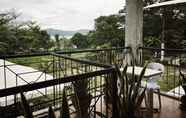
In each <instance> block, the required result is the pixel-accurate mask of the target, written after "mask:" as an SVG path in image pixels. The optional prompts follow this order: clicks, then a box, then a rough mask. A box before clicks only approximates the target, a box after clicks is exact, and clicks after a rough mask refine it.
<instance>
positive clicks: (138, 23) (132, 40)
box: [125, 0, 143, 62]
mask: <svg viewBox="0 0 186 118" xmlns="http://www.w3.org/2000/svg"><path fill="white" fill-rule="evenodd" d="M142 34H143V1H142V0H126V27H125V46H126V47H128V46H130V47H131V48H132V52H133V54H134V58H135V59H136V60H137V61H138V62H139V61H140V56H141V55H140V54H138V53H137V51H136V50H137V48H138V47H139V46H142V44H143V40H142V38H143V36H142ZM127 60H129V62H130V60H131V59H127Z"/></svg>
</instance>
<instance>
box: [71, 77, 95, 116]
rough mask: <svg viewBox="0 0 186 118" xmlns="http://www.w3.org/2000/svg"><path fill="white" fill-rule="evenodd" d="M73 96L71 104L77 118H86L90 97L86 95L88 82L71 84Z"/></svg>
mask: <svg viewBox="0 0 186 118" xmlns="http://www.w3.org/2000/svg"><path fill="white" fill-rule="evenodd" d="M73 87H74V92H75V96H73V97H72V102H73V105H74V107H75V108H76V110H77V115H78V117H79V118H87V117H88V108H89V105H90V102H91V99H92V98H91V95H90V94H88V90H87V87H88V81H87V80H79V81H75V82H73Z"/></svg>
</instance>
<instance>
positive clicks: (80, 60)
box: [51, 53, 112, 68]
mask: <svg viewBox="0 0 186 118" xmlns="http://www.w3.org/2000/svg"><path fill="white" fill-rule="evenodd" d="M51 55H53V56H56V57H62V58H63V59H68V60H71V61H76V62H79V63H81V64H90V65H93V66H98V67H103V68H110V67H112V66H111V65H107V64H102V63H98V62H94V61H89V60H82V59H75V58H72V57H69V56H65V55H61V54H57V53H51Z"/></svg>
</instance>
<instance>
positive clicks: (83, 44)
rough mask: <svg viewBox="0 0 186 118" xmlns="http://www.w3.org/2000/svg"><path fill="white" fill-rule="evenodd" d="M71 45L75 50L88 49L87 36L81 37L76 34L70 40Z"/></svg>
mask: <svg viewBox="0 0 186 118" xmlns="http://www.w3.org/2000/svg"><path fill="white" fill-rule="evenodd" d="M71 42H72V44H74V45H75V46H76V47H77V48H88V45H89V44H88V40H87V36H86V35H83V34H81V33H76V34H75V35H74V36H73V37H72V38H71Z"/></svg>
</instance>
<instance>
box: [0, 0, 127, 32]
mask: <svg viewBox="0 0 186 118" xmlns="http://www.w3.org/2000/svg"><path fill="white" fill-rule="evenodd" d="M124 5H125V0H0V11H1V12H3V11H7V10H15V11H16V12H18V13H21V16H20V17H19V19H20V20H21V21H30V20H32V21H37V22H38V24H39V25H40V26H41V27H42V28H44V29H45V28H55V29H61V30H78V29H93V28H94V19H95V18H97V17H99V16H101V15H110V14H115V13H118V11H119V10H120V9H122V8H123V6H124Z"/></svg>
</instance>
